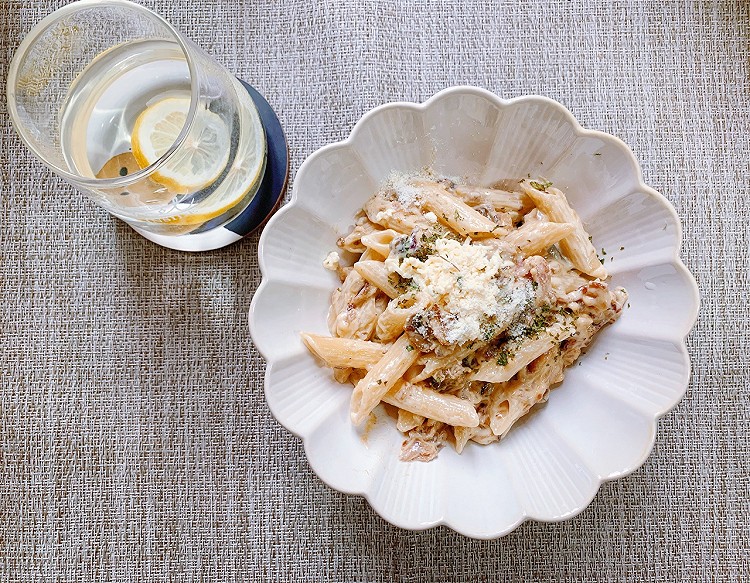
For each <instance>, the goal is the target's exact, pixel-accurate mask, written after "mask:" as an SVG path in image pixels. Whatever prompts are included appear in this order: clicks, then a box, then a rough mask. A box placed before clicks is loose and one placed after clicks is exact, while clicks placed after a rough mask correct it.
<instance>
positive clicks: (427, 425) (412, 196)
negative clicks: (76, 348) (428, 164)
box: [302, 174, 627, 461]
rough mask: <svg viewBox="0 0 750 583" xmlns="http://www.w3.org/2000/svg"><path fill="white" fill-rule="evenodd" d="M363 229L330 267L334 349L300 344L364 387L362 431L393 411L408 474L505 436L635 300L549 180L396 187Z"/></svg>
mask: <svg viewBox="0 0 750 583" xmlns="http://www.w3.org/2000/svg"><path fill="white" fill-rule="evenodd" d="M355 220H356V224H355V226H354V228H353V229H352V231H351V232H350V233H349V234H348V235H346V236H344V237H342V238H341V239H339V241H338V246H339V247H340V253H339V252H333V253H331V254H330V255H329V256H328V257H327V258H326V260H325V262H324V265H325V267H327V268H328V269H331V270H333V271H335V272H337V274H338V276H339V278H340V280H341V285H340V286H339V287H338V288H337V289H336V290H335V291H334V293H333V296H332V298H331V309H330V312H329V316H328V326H329V330H330V333H331V336H330V337H329V336H321V335H316V334H308V333H303V334H302V339H303V341H304V343H305V345H306V346H307V348H308V349H309V350H310V351H311V352H312V353H313V354H314V355H315V356H317V357H318V358H320V359H321V360H322V361H323V362H324V363H325V364H326V365H328V366H330V367H332V368H333V375H334V377H335V378H336V380H337V381H339V382H341V383H351V384H352V385H354V390H353V392H352V396H351V420H352V422H353V423H354V424H356V425H359V424H362V423H363V422H364V421H366V420H367V419H368V418H369V416H370V415H371V414H372V411H373V409H375V407H377V405H378V404H379V403H381V402H383V403H385V404H386V407H387V408H388V407H389V406H390V410H391V411H392V412H393V413H394V415H397V427H398V429H399V431H401V432H403V433H404V434H405V435H406V439H405V441H404V443H403V447H402V452H401V459H403V460H405V461H410V460H419V461H429V460H431V459H433V458H434V457H435V456H436V455H437V453H438V451H439V450H440V448H441V447H442V446H443V445H444V444H446V443H450V444H451V445H453V446H454V447H455V449H456V450H457V451H458V452H459V453H460V452H461V451H462V450H463V448H464V447H465V446H466V444H467V443H468V442H469V441H474V442H477V443H480V444H488V443H491V442H494V441H497V440H499V439H501V438H502V437H504V436H505V435H506V434H507V433H508V431H509V430H510V428H511V427H512V426H513V424H514V423H515V422H516V421H518V420H519V419H520V418H521V417H523V416H524V415H526V414H527V413H528V412H529V411H530V410H531V408H532V407H533V406H534V405H536V404H538V403H541V402H544V401H546V400H547V396H548V393H549V390H550V387H552V386H553V385H555V384H557V383H560V382H561V381H562V379H563V373H564V369H565V367H567V366H570V365H571V364H573V363H574V362H575V361H576V360H577V359H578V357H579V356H580V354H581V351H582V350H583V349H584V348H585V347H586V345H587V344H588V343H589V342H590V341H591V339H592V337H593V336H594V334H596V332H597V331H598V330H600V329H601V328H602V327H603V326H605V325H607V324H609V323H611V322H613V321H614V320H616V319H617V318H618V316H619V314H620V312H621V310H622V308H623V306H624V305H625V303H626V300H627V293H626V292H625V290H624V289H622V288H615V289H612V288H610V286H609V285H608V283H607V279H608V275H607V271H606V269H605V268H604V266H603V263H602V261H601V260H600V259H599V257H598V256H597V253H596V250H595V248H594V246H593V244H592V243H591V240H590V237H589V236H588V234H587V233H586V231H585V229H584V227H583V223H582V222H581V219H580V218H579V217H578V215H577V213H576V212H575V211H574V210H573V209H572V208H571V207H570V205H569V204H568V202H567V199H566V197H565V195H564V194H563V192H561V191H560V190H559V189H557V188H555V187H554V186H553V185H552V183H550V182H546V181H544V180H541V179H538V180H531V179H530V178H528V179H522V180H502V181H500V182H498V183H495V184H493V185H492V186H491V187H489V188H487V187H480V186H473V185H467V184H460V183H457V182H455V181H453V180H451V179H447V178H438V177H435V176H432V175H430V174H421V175H416V176H404V175H393V176H392V177H391V178H390V179H389V180H388V181H387V182H386V183H385V184H384V186H383V187H382V188H381V189H380V190H379V191H378V192H377V193H376V194H375V195H374V196H373V197H372V198H370V199H369V200H368V201H367V203H366V204H365V205H364V208H363V209H362V210H361V211H360V212H359V213H358V214H357V215H356V217H355Z"/></svg>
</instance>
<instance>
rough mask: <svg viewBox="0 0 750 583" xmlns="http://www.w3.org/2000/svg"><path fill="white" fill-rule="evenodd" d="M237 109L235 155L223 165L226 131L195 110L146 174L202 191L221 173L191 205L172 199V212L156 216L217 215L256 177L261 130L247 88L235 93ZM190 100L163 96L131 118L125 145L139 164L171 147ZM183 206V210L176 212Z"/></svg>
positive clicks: (184, 221)
mask: <svg viewBox="0 0 750 583" xmlns="http://www.w3.org/2000/svg"><path fill="white" fill-rule="evenodd" d="M238 95H239V96H240V103H239V108H238V114H239V124H238V127H239V128H240V131H241V135H240V139H239V142H238V145H237V152H236V153H235V160H234V162H232V164H231V167H227V166H228V162H229V154H230V147H231V144H230V141H231V135H230V131H229V129H228V128H227V125H226V123H225V122H224V120H223V119H222V118H221V117H220V116H219V115H217V114H216V113H214V112H212V111H210V110H208V109H200V110H199V111H198V113H197V115H196V117H195V120H194V122H193V128H192V131H191V132H190V136H188V138H187V140H186V142H185V143H184V144H182V145H181V146H180V151H179V152H177V153H176V154H175V155H174V156H173V157H172V158H170V159H169V160H168V161H167V162H166V164H164V165H163V166H162V167H160V168H159V169H158V170H157V171H155V172H154V173H153V174H152V175H151V178H153V180H155V181H157V182H159V183H160V184H162V185H164V186H166V187H167V188H168V189H169V191H170V192H171V193H173V194H174V195H180V194H190V193H195V192H197V191H199V190H202V189H204V188H206V187H208V186H210V185H211V184H212V183H214V182H216V181H217V180H218V179H219V178H220V177H221V176H222V174H223V173H224V172H225V171H226V175H225V176H224V177H223V178H221V183H220V184H217V185H216V188H215V189H214V190H213V192H211V194H209V195H208V197H207V198H205V199H204V200H203V201H201V202H198V203H197V204H193V203H187V204H186V205H185V207H184V208H181V206H182V205H181V204H180V203H176V206H175V208H174V210H175V211H177V213H176V214H170V215H168V216H164V217H163V218H161V219H158V221H157V222H160V223H171V224H173V225H186V226H188V225H199V224H202V223H205V222H206V221H209V220H211V219H213V218H215V217H218V216H220V215H223V214H224V213H226V212H228V211H229V210H231V209H232V208H233V207H235V206H236V205H238V204H239V203H240V202H242V201H243V199H245V198H246V196H247V194H248V192H250V191H252V189H253V188H254V187H255V188H257V185H258V183H259V180H260V179H261V178H262V176H261V175H262V172H263V168H264V167H265V154H266V146H265V132H264V130H263V124H262V122H261V121H260V116H259V114H258V111H257V110H256V109H255V105H254V104H253V103H252V101H251V99H250V97H249V95H248V94H247V93H245V92H244V91H243V92H240V93H238ZM189 108H190V99H188V98H184V97H183V98H180V97H168V98H166V99H163V100H161V101H159V102H157V103H155V104H153V105H151V106H150V107H148V109H146V110H145V111H144V112H143V113H141V115H140V116H138V119H137V120H136V123H135V126H134V128H133V133H132V138H131V145H132V150H133V156H134V157H135V158H136V160H137V161H138V164H140V166H141V167H143V168H145V167H147V166H149V165H150V164H153V163H154V162H155V161H156V160H158V159H159V158H160V157H161V156H163V155H164V154H165V153H166V152H167V150H168V149H169V148H170V147H171V146H172V144H173V143H174V141H175V140H176V139H177V138H178V136H179V134H180V131H181V130H182V127H183V125H184V124H185V120H186V119H187V113H188V109H189ZM180 211H184V212H180Z"/></svg>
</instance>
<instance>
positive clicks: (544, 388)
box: [488, 350, 563, 437]
mask: <svg viewBox="0 0 750 583" xmlns="http://www.w3.org/2000/svg"><path fill="white" fill-rule="evenodd" d="M534 365H535V368H534V370H533V371H531V372H529V373H527V374H525V375H524V376H523V378H522V379H519V380H517V381H514V382H512V383H510V384H509V385H508V387H507V389H506V390H505V391H502V392H501V393H500V394H499V395H497V396H496V397H495V398H494V400H493V401H492V402H491V403H490V406H489V408H488V416H489V420H490V429H491V430H492V433H493V434H495V435H497V436H498V437H504V436H505V435H506V434H507V433H508V431H509V430H510V428H511V427H512V426H513V424H514V423H515V422H516V421H518V420H519V419H520V418H521V417H523V416H524V415H526V413H528V412H529V409H531V408H532V407H533V406H534V405H536V404H537V403H542V402H543V401H546V400H547V394H548V392H549V388H550V385H551V384H552V383H554V382H557V381H558V377H559V376H560V375H561V374H562V369H563V362H562V358H561V355H560V354H559V351H553V350H551V351H549V352H547V353H546V354H544V355H543V356H541V357H540V358H539V359H538V361H537V362H535V363H534Z"/></svg>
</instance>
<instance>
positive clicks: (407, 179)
mask: <svg viewBox="0 0 750 583" xmlns="http://www.w3.org/2000/svg"><path fill="white" fill-rule="evenodd" d="M415 177H416V176H415V175H409V174H402V173H399V172H391V174H390V175H389V176H388V180H387V181H386V187H388V188H391V189H392V190H393V191H394V192H395V193H396V197H397V198H398V202H400V203H401V204H402V205H403V206H411V205H414V204H417V203H419V202H420V200H421V193H420V189H419V188H417V187H416V186H414V185H413V184H412V180H414V179H415Z"/></svg>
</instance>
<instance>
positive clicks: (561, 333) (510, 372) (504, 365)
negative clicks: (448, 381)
mask: <svg viewBox="0 0 750 583" xmlns="http://www.w3.org/2000/svg"><path fill="white" fill-rule="evenodd" d="M574 332H575V328H574V327H573V326H572V325H570V324H562V323H556V324H553V325H552V326H550V327H549V328H548V329H545V330H542V331H541V332H539V334H538V335H537V336H534V337H531V338H527V339H525V340H524V341H523V342H521V344H520V345H518V347H517V348H515V350H514V352H513V353H512V354H511V355H510V356H507V357H506V359H503V360H500V359H497V360H486V361H484V362H483V363H482V365H481V366H480V367H479V370H477V371H476V372H475V373H474V374H473V375H472V377H471V380H473V381H483V382H488V383H503V382H505V381H508V380H510V379H511V378H513V376H515V374H516V373H517V372H518V371H520V370H521V369H522V368H524V367H525V366H527V365H528V364H529V363H530V362H532V361H533V360H536V359H537V358H539V357H540V356H541V355H542V354H544V353H545V352H547V351H549V350H550V349H552V348H554V347H555V346H558V345H559V344H560V342H562V341H563V340H565V339H567V338H569V337H570V336H571V335H572V334H573V333H574Z"/></svg>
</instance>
